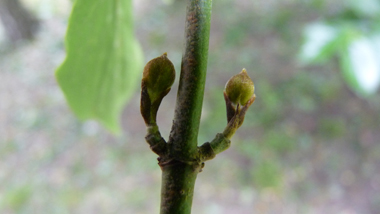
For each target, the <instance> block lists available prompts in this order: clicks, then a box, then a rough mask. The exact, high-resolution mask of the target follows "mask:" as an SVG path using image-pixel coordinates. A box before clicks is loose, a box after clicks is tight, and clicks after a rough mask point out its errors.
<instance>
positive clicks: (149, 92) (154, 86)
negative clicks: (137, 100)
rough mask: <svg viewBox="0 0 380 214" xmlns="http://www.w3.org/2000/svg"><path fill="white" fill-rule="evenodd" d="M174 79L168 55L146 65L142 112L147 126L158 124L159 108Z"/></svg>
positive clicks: (142, 84) (173, 71)
mask: <svg viewBox="0 0 380 214" xmlns="http://www.w3.org/2000/svg"><path fill="white" fill-rule="evenodd" d="M174 79H175V70H174V66H173V63H172V62H171V61H170V60H169V59H168V58H167V54H166V53H164V54H162V56H160V57H157V58H154V59H152V60H150V61H149V62H148V63H147V64H146V65H145V68H144V73H143V78H142V80H141V105H140V111H141V114H142V116H143V118H144V120H145V123H146V124H147V125H154V124H156V116H157V111H158V108H159V107H160V104H161V101H162V99H163V98H164V97H165V96H166V95H167V94H168V93H169V91H170V87H171V86H172V85H173V82H174Z"/></svg>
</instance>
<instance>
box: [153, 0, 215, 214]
mask: <svg viewBox="0 0 380 214" xmlns="http://www.w3.org/2000/svg"><path fill="white" fill-rule="evenodd" d="M187 1H188V5H187V12H186V27H185V52H184V54H183V57H182V65H181V75H180V83H179V89H178V94H177V103H176V109H175V116H174V121H173V126H172V130H171V133H170V137H169V142H168V144H167V153H166V155H163V156H160V158H159V165H160V166H161V169H162V189H161V214H190V213H191V205H192V200H193V192H194V185H195V180H196V178H197V174H198V172H199V171H200V169H201V167H202V166H201V164H202V163H201V162H199V160H198V159H197V158H196V155H197V144H198V142H197V138H198V130H199V122H200V117H201V111H202V103H203V94H204V87H205V81H206V70H207V58H208V45H209V35H210V21H211V6H212V0H187Z"/></svg>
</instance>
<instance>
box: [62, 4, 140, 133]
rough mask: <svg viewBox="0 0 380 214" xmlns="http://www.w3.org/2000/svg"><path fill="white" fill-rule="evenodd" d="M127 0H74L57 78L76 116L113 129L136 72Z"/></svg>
mask: <svg viewBox="0 0 380 214" xmlns="http://www.w3.org/2000/svg"><path fill="white" fill-rule="evenodd" d="M132 18H133V16H132V0H123V1H120V0H97V1H93V0H80V1H75V4H74V7H73V11H72V13H71V16H70V20H69V26H68V30H67V34H66V51H67V57H66V59H65V61H64V62H63V64H62V65H61V66H60V67H59V68H58V69H57V71H56V77H57V81H58V83H59V85H60V87H61V88H62V90H63V92H64V94H65V97H66V99H67V101H68V103H69V105H70V107H71V109H72V110H73V111H74V113H75V114H76V116H77V117H78V118H79V119H82V120H85V119H90V118H93V119H96V120H98V121H100V122H101V123H102V124H103V125H104V126H105V127H106V128H107V129H109V130H110V131H112V132H113V133H119V132H120V126H119V117H120V113H121V110H122V108H123V106H124V105H125V103H126V101H127V100H128V99H129V98H130V97H131V95H132V92H133V90H134V89H135V87H136V86H137V83H138V79H139V77H140V74H141V73H142V61H143V59H142V51H141V49H140V46H139V44H138V42H137V41H136V39H135V38H134V34H133V20H132Z"/></svg>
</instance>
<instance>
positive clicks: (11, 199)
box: [0, 185, 32, 211]
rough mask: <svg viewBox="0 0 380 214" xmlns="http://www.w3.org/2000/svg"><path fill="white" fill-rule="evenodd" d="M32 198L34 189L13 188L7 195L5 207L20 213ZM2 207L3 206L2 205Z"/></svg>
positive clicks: (26, 187) (25, 187) (27, 187)
mask: <svg viewBox="0 0 380 214" xmlns="http://www.w3.org/2000/svg"><path fill="white" fill-rule="evenodd" d="M31 196H32V189H31V187H30V186H28V185H24V186H20V187H15V188H11V189H10V190H9V191H8V192H6V193H5V195H4V199H3V205H4V206H5V207H8V208H9V209H11V210H15V211H19V210H20V209H22V207H24V206H25V203H27V202H28V200H29V199H30V198H31ZM0 205H1V204H0Z"/></svg>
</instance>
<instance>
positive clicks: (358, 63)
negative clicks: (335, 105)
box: [300, 0, 380, 97]
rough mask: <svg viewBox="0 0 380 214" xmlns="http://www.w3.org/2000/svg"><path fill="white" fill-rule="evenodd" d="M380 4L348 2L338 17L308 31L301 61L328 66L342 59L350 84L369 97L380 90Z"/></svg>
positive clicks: (341, 64) (317, 24) (341, 62)
mask: <svg viewBox="0 0 380 214" xmlns="http://www.w3.org/2000/svg"><path fill="white" fill-rule="evenodd" d="M379 21H380V4H379V3H378V2H377V1H375V0H366V1H348V2H347V4H346V8H345V9H344V10H343V11H341V12H340V13H338V14H335V15H333V16H330V17H327V18H325V20H323V21H319V22H315V23H312V24H310V25H308V26H307V27H306V28H305V33H304V34H305V39H306V40H305V43H304V45H303V47H302V50H301V55H300V56H301V61H302V62H303V63H305V64H315V63H326V62H327V61H329V60H331V58H332V57H334V56H338V59H339V64H340V68H341V73H342V76H343V78H344V80H345V81H346V83H347V84H348V85H349V87H351V88H352V89H353V90H354V91H355V92H356V93H357V94H358V95H361V96H364V97H367V96H369V95H371V94H374V93H375V92H376V91H377V89H378V88H379V86H380V63H379V61H380V57H379V56H380V39H379V38H380V31H379V28H380V25H379V24H378V23H379Z"/></svg>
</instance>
